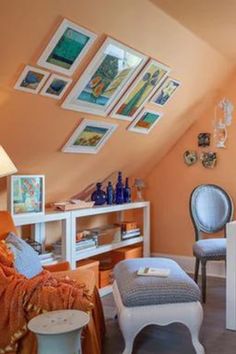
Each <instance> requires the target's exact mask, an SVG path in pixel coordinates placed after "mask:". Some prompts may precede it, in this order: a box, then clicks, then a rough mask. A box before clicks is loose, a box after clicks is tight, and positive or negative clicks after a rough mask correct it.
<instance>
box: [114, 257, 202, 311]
mask: <svg viewBox="0 0 236 354" xmlns="http://www.w3.org/2000/svg"><path fill="white" fill-rule="evenodd" d="M140 267H152V268H168V269H170V274H169V276H168V277H166V278H161V277H156V276H149V277H147V276H139V275H137V271H138V269H139V268H140ZM114 277H115V280H116V282H117V286H118V289H119V292H120V295H121V298H122V302H123V304H124V305H125V306H127V307H132V306H146V305H156V304H171V303H178V302H193V301H198V300H199V299H200V290H199V288H198V286H197V285H196V284H195V283H194V281H193V280H192V279H191V278H190V277H189V276H188V275H187V274H186V273H185V272H184V271H183V270H182V269H181V268H180V266H179V265H178V264H177V263H176V262H174V261H172V260H170V259H166V258H136V259H129V260H125V261H121V262H120V263H118V264H117V265H116V266H115V269H114Z"/></svg>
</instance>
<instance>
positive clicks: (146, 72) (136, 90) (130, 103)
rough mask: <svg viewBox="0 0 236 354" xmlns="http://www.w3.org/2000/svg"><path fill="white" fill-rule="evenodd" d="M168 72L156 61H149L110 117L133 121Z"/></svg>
mask: <svg viewBox="0 0 236 354" xmlns="http://www.w3.org/2000/svg"><path fill="white" fill-rule="evenodd" d="M169 72H170V68H169V67H167V66H166V65H164V64H161V63H160V62H158V61H156V60H150V62H149V63H148V64H147V65H146V67H145V68H144V69H143V71H142V72H141V73H140V75H139V76H138V77H137V79H136V80H135V81H134V83H133V84H132V85H131V87H130V88H129V90H128V91H127V92H126V93H125V95H124V96H123V97H122V99H121V100H120V101H119V102H118V104H117V105H116V106H115V108H114V109H113V111H112V112H111V116H112V117H113V118H118V119H125V120H129V121H131V120H133V119H134V117H135V116H136V115H137V114H138V113H139V112H140V111H141V109H142V108H143V106H144V104H145V103H146V102H147V100H149V98H150V97H151V96H152V95H153V93H154V92H155V91H156V89H157V88H158V86H160V84H161V83H162V82H163V80H164V79H165V78H166V76H167V75H168V73H169Z"/></svg>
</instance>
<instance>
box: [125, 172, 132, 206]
mask: <svg viewBox="0 0 236 354" xmlns="http://www.w3.org/2000/svg"><path fill="white" fill-rule="evenodd" d="M124 202H125V203H131V189H130V187H129V179H128V177H127V178H126V179H125V188H124Z"/></svg>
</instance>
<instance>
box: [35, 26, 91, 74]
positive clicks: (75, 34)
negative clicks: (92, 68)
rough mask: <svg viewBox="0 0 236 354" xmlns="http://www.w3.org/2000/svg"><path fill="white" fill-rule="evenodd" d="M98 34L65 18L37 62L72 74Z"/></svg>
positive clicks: (57, 70) (54, 69)
mask: <svg viewBox="0 0 236 354" xmlns="http://www.w3.org/2000/svg"><path fill="white" fill-rule="evenodd" d="M96 38H97V35H96V34H95V33H93V32H91V31H88V30H87V29H85V28H83V27H80V26H78V25H76V24H75V23H73V22H71V21H68V20H66V19H64V20H63V21H62V23H61V24H60V26H59V27H58V29H57V31H56V33H55V34H54V36H53V37H52V39H51V40H50V42H49V44H48V46H47V47H46V49H45V50H44V52H43V54H42V55H41V57H40V58H39V60H38V62H37V64H38V65H40V66H42V67H44V68H47V69H50V70H53V71H56V72H59V73H61V74H65V75H68V76H71V75H72V74H73V73H74V71H75V69H76V68H77V66H78V64H79V63H80V61H81V60H82V59H83V58H84V56H85V55H86V53H87V52H88V50H89V49H90V48H91V46H92V44H93V43H94V41H95V39H96Z"/></svg>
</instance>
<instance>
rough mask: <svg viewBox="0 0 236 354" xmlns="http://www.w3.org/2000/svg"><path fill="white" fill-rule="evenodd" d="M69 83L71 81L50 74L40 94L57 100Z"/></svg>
mask: <svg viewBox="0 0 236 354" xmlns="http://www.w3.org/2000/svg"><path fill="white" fill-rule="evenodd" d="M71 82H72V79H69V78H66V77H64V76H60V75H57V74H52V75H51V76H50V78H49V79H48V81H47V82H46V84H45V85H44V87H43V89H42V90H41V92H40V94H41V95H43V96H47V97H51V98H54V99H56V100H59V99H60V98H62V96H63V95H64V93H65V92H66V90H67V88H68V87H69V85H70V84H71Z"/></svg>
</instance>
